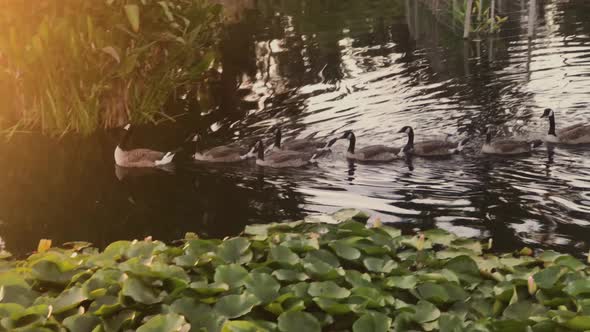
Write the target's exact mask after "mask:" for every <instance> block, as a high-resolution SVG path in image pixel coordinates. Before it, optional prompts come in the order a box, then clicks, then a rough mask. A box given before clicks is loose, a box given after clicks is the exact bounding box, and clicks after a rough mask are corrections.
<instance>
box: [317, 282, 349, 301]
mask: <svg viewBox="0 0 590 332" xmlns="http://www.w3.org/2000/svg"><path fill="white" fill-rule="evenodd" d="M307 292H308V293H309V295H311V296H313V297H325V298H330V299H344V298H347V297H349V296H350V291H349V290H348V289H346V288H342V287H340V286H338V285H337V284H336V283H334V282H332V281H325V282H313V283H311V284H310V285H309V290H308V291H307Z"/></svg>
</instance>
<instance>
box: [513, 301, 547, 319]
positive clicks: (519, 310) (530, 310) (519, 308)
mask: <svg viewBox="0 0 590 332" xmlns="http://www.w3.org/2000/svg"><path fill="white" fill-rule="evenodd" d="M546 312H547V309H546V308H545V307H544V306H542V305H540V304H537V303H531V302H528V301H521V302H516V303H514V304H511V305H509V306H508V307H507V308H506V309H505V310H504V314H503V317H504V318H506V319H513V320H526V319H529V318H530V317H532V316H544V315H545V314H546Z"/></svg>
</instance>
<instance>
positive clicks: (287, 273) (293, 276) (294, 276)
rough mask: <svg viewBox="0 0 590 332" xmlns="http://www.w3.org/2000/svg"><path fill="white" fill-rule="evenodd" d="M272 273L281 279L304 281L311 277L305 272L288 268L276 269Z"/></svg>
mask: <svg viewBox="0 0 590 332" xmlns="http://www.w3.org/2000/svg"><path fill="white" fill-rule="evenodd" d="M272 275H273V276H274V277H275V278H277V279H278V280H281V281H304V280H307V279H309V276H308V275H307V274H305V273H303V272H299V271H295V270H288V269H280V270H276V271H274V272H273V273H272Z"/></svg>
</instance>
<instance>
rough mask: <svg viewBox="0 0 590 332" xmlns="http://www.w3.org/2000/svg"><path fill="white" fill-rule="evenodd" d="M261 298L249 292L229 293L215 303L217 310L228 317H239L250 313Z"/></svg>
mask: <svg viewBox="0 0 590 332" xmlns="http://www.w3.org/2000/svg"><path fill="white" fill-rule="evenodd" d="M258 304H260V300H259V299H258V298H257V297H256V296H254V295H252V294H249V293H244V294H241V295H227V296H224V297H222V298H220V299H219V301H217V303H215V307H214V309H215V311H217V312H218V313H219V314H221V315H222V316H225V317H227V318H237V317H240V316H244V315H245V314H247V313H249V312H250V311H251V310H252V308H253V307H254V306H255V305H258Z"/></svg>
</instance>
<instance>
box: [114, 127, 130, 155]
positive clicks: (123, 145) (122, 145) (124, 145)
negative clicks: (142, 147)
mask: <svg viewBox="0 0 590 332" xmlns="http://www.w3.org/2000/svg"><path fill="white" fill-rule="evenodd" d="M130 139H131V129H126V130H125V132H124V133H123V136H122V137H121V139H120V140H119V145H117V146H118V147H119V149H121V151H127V150H129V141H130Z"/></svg>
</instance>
